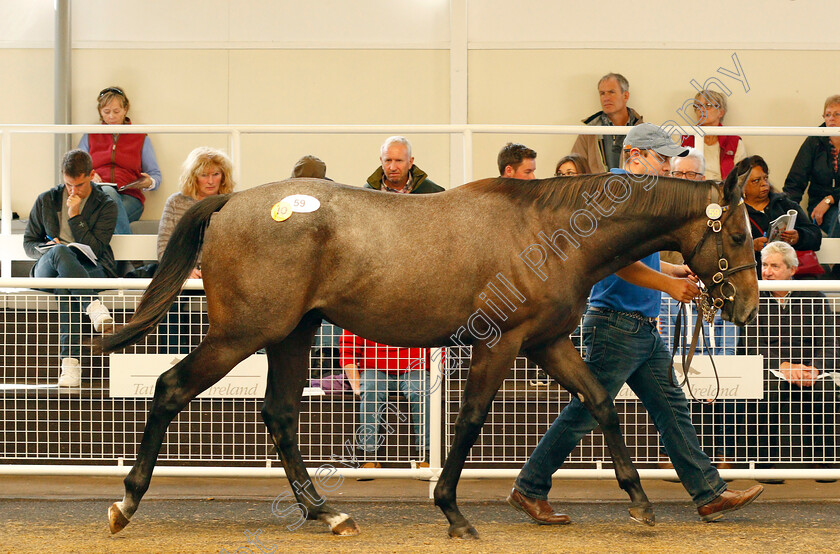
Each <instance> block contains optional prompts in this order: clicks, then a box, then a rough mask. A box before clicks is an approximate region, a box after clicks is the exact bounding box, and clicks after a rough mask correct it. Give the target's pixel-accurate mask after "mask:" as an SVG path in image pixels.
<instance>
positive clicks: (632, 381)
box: [508, 123, 764, 525]
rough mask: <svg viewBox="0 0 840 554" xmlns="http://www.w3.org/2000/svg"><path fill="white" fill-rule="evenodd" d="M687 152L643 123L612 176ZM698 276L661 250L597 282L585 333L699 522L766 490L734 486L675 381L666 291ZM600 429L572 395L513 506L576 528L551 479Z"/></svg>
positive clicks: (606, 377) (605, 380) (525, 472)
mask: <svg viewBox="0 0 840 554" xmlns="http://www.w3.org/2000/svg"><path fill="white" fill-rule="evenodd" d="M686 154H688V148H684V147H681V146H677V145H676V144H674V142H673V141H672V140H671V138H670V137H669V136H668V135H667V133H665V131H663V130H662V129H660V128H659V127H657V126H655V125H651V124H650V123H642V124H640V125H638V126H637V127H634V128H633V129H632V130H631V131H630V133H628V135H627V137H626V138H625V139H624V158H625V162H624V167H625V169H613V170H612V173H614V174H622V173H624V174H626V173H632V174H637V175H640V174H641V175H645V174H648V175H649V174H655V173H657V174H659V175H667V174H668V172H669V158H671V157H674V156H685V155H686ZM660 186H663V185H660ZM665 186H667V185H665ZM692 276H693V274H692V273H691V271H690V270H689V269H688V267H687V266H684V265H683V266H677V265H672V264H669V263H666V262H661V261H660V260H659V252H654V253H653V254H651V255H649V256H647V257H645V258H643V259H642V260H641V261H640V262H636V263H635V264H633V265H630V266H628V267H626V268H625V269H623V270H621V271H619V272H617V273H616V274H613V275H610V276H609V277H607V278H606V279H603V280H601V281H598V282H597V283H595V286H594V287H592V292H591V295H590V300H589V309H588V310H587V311H586V314H585V315H584V318H583V324H582V326H581V330H582V332H583V343H584V345H585V346H586V358H585V361H586V365H587V366H588V367H589V369H590V371H592V374H593V375H595V377H596V378H597V379H598V381H599V382H600V383H601V384H602V385H603V386H604V388H605V389H606V390H607V392H608V393H609V394H610V397H611V398H612V399H615V397H616V395H617V394H618V391H619V390H620V389H621V387H622V386H623V385H624V383H627V384H628V385H629V386H630V388H631V389H632V390H633V392H634V393H636V396H638V398H639V399H640V400H641V401H642V403H643V404H644V406H645V408H646V409H647V410H648V412H649V413H650V415H651V417H652V419H653V422H654V424H655V425H656V428H657V429H658V430H659V433H660V434H661V435H662V439H663V442H664V444H665V449H666V451H667V452H668V456H669V457H670V458H671V461H672V462H673V464H674V468H675V469H676V470H677V475H679V478H680V481H682V484H683V486H684V487H685V489H686V490H687V491H688V493H689V494H690V495H691V498H692V500H694V503H695V504H696V505H697V511H698V512H699V514H700V517H701V518H702V519H703V521H707V522H709V521H715V520H717V519H720V518H721V517H723V515H724V514H725V513H727V512H731V511H733V510H738V509H740V508H743V507H744V506H746V505H748V504H749V503H751V502H752V501H753V500H755V499H756V498H757V497H758V496H759V495H760V494H761V492H762V491H763V490H764V489H763V487H762V486H761V485H756V486H754V487H752V488H750V489H748V490H746V491H736V490H729V489H727V485H726V482H725V481H724V480H723V479H721V477H720V474H719V473H718V471H717V469H715V467H714V466H713V465H712V464H711V462H710V461H709V457H708V456H707V455H706V453H705V452H703V450H702V449H701V448H700V443H699V441H698V440H697V433H696V431H695V429H694V426H693V425H692V423H691V414H690V412H689V407H688V401H687V400H686V397H685V394H684V393H683V390H682V388H680V387H679V386H677V384H676V379H675V378H674V379H672V378H671V376H670V374H671V372H672V370H671V363H670V362H671V354H670V352H668V348H667V347H666V346H665V344H664V343H663V342H662V338H661V337H660V336H659V332H658V331H657V325H656V317H657V316H658V315H659V308H660V306H659V303H660V299H661V294H660V293H659V291H663V292H667V293H669V294H671V295H672V296H673V297H674V298H675V299H676V300H678V301H686V300H691V299H692V298H693V297H694V296H696V295H697V294H698V293H699V289H697V287H696V286H694V285H693V284H691V282H690V281H687V280H684V281H683V287H682V288H680V286H679V283H675V282H674V281H675V280H676V279H677V278H685V277H692ZM625 279H626V280H625ZM628 281H630V282H628ZM637 285H641V286H637ZM674 289H676V290H675V292H672V291H674ZM596 425H597V423H596V421H595V420H594V419H593V417H592V415H591V414H590V413H589V411H587V409H586V407H584V405H583V403H582V402H581V401H580V400H578V398H575V397H573V398H572V400H571V402H570V403H569V404H568V405H567V406H566V407H565V408H564V409H563V411H562V412H561V413H560V415H559V416H558V417H557V419H555V420H554V423H552V425H551V427H550V428H549V430H548V432H547V433H546V434H545V436H543V438H542V439H541V440H540V442H539V444H538V445H537V447H536V449H535V450H534V452H533V453H532V454H531V457H530V458H529V459H528V462H527V463H526V464H525V466H524V467H523V468H522V471H521V472H520V473H519V476H518V477H517V479H516V482H515V484H514V488H513V491H512V492H511V494H510V496H509V497H508V503H509V504H510V505H511V506H513V507H514V508H516V509H518V510H520V511H522V512H524V513H525V514H527V515H528V516H529V517H530V518H531V519H533V520H534V521H536V522H537V523H539V524H542V525H559V524H566V523H569V521H570V518H569V516H567V515H565V514H561V513H557V512H555V511H554V509H553V508H552V507H551V505H550V504H549V503H548V501H547V495H548V491H549V490H550V489H551V476H552V475H553V474H554V472H555V471H556V470H557V469H559V468H560V466H562V465H563V462H564V461H565V460H566V457H567V456H568V455H569V454H570V453H571V452H572V450H573V449H574V448H575V446H576V445H577V443H578V442H579V441H580V440H581V439H582V438H583V437H584V436H585V435H586V434H587V433H589V432H590V431H591V430H592V429H594V428H595V426H596Z"/></svg>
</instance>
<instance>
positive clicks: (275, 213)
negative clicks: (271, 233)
mask: <svg viewBox="0 0 840 554" xmlns="http://www.w3.org/2000/svg"><path fill="white" fill-rule="evenodd" d="M290 215H292V205H291V204H290V203H288V202H286V201H285V200H281V201H280V202H278V203H276V204H275V205H274V206H272V207H271V219H273V220H274V221H286V220H287V219H289V216H290Z"/></svg>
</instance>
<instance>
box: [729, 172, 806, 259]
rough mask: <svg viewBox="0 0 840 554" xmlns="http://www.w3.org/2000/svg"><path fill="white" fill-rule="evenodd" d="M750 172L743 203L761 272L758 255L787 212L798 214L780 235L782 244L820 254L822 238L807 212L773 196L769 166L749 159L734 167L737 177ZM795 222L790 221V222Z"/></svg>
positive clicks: (788, 199)
mask: <svg viewBox="0 0 840 554" xmlns="http://www.w3.org/2000/svg"><path fill="white" fill-rule="evenodd" d="M747 169H749V172H750V173H749V176H748V177H747V182H746V184H745V185H744V202H745V203H746V205H747V215H748V216H749V218H750V227H751V228H752V238H753V247H754V248H755V252H756V261H757V262H758V268H759V272H760V268H761V259H760V256H759V253H760V252H761V249H762V248H764V246H765V245H766V244H767V242H768V237H769V236H770V235H771V233H770V231H771V229H772V228H773V222H774V221H776V220H777V219H778V218H779V217H781V216H788V212H790V211H793V212H795V213H796V218H795V223H794V225H793V228H786V229H785V230H784V231H781V233H780V234H779V235H778V239H777V240H781V241H783V242H786V243H788V244H790V245H791V246H793V248H794V249H795V250H800V251H803V250H819V249H820V245H821V243H822V234H821V233H820V229H819V227H817V226H816V225H815V224H814V223H813V222H811V219H810V218H809V217H808V214H806V213H805V210H803V209H802V207H801V206H800V205H799V204H797V203H796V202H794V201H793V200H791V199H790V198H788V197H787V196H785V195H784V194H781V193H778V192H773V190H772V187H771V186H770V180H769V173H770V170H769V169H768V167H767V163H766V162H765V161H764V159H763V158H762V157H761V156H750V157H748V158H746V159H744V160H741V161H740V162H739V163H738V165H737V166H736V167H735V170H736V171H737V172H738V175H741V174H742V173H744V172H745V171H747ZM793 219H794V218H793V217H790V220H789V221H792V220H793Z"/></svg>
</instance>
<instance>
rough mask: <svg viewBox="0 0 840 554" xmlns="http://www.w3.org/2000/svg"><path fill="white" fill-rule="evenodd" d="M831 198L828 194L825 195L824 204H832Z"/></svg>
mask: <svg viewBox="0 0 840 554" xmlns="http://www.w3.org/2000/svg"><path fill="white" fill-rule="evenodd" d="M831 200H832V198H831V197H830V196H826V197H825V198H824V199H823V202H825V203H826V204H828V205H829V206H831V204H832V202H831Z"/></svg>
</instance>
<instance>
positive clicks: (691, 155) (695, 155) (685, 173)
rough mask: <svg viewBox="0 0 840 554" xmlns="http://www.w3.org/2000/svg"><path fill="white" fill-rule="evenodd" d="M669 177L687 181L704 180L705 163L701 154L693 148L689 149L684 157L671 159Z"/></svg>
mask: <svg viewBox="0 0 840 554" xmlns="http://www.w3.org/2000/svg"><path fill="white" fill-rule="evenodd" d="M671 177H676V178H677V179H688V180H689V181H705V180H706V162H705V160H704V159H703V154H702V152H700V151H699V150H697V149H695V148H689V149H688V154H686V155H685V156H684V157H682V158H680V157H675V158H671Z"/></svg>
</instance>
